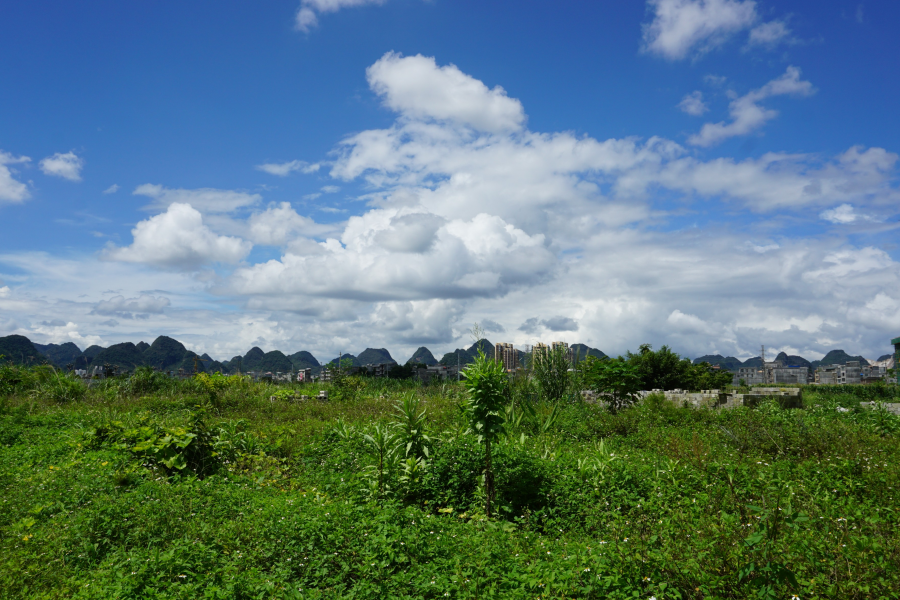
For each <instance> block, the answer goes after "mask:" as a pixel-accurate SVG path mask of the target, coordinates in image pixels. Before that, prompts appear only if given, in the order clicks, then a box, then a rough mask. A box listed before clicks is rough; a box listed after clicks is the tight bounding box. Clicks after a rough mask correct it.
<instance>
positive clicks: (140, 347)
mask: <svg viewBox="0 0 900 600" xmlns="http://www.w3.org/2000/svg"><path fill="white" fill-rule="evenodd" d="M135 347H136V348H137V349H138V350H140V351H141V352H146V351H147V349H148V348H149V347H150V344H148V343H147V342H145V341H140V342H138V343H137V344H135Z"/></svg>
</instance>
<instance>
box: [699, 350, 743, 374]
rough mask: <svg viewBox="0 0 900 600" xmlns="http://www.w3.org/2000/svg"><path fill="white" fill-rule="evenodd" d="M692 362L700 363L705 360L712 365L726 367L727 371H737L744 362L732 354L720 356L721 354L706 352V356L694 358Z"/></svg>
mask: <svg viewBox="0 0 900 600" xmlns="http://www.w3.org/2000/svg"><path fill="white" fill-rule="evenodd" d="M693 362H694V364H695V365H699V364H700V363H704V362H705V363H709V364H711V365H713V366H719V367H722V368H723V369H727V370H729V371H737V370H738V369H739V368H740V367H742V366H744V363H742V362H741V360H740V359H739V358H735V357H733V356H722V355H721V354H707V355H706V356H701V357H700V358H695V359H694V361H693Z"/></svg>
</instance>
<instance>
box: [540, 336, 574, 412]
mask: <svg viewBox="0 0 900 600" xmlns="http://www.w3.org/2000/svg"><path fill="white" fill-rule="evenodd" d="M571 367H572V363H571V362H570V360H569V357H568V356H567V353H566V349H565V348H564V347H562V346H557V347H556V348H551V349H548V350H547V351H546V352H544V353H543V354H536V353H532V355H531V373H532V376H533V377H534V381H535V383H536V384H537V389H538V391H539V392H540V394H541V397H542V398H543V399H544V400H546V401H547V402H559V401H560V400H562V399H563V398H565V396H566V394H567V393H568V392H569V390H570V388H571V387H572V380H571V377H570V376H569V369H570V368H571Z"/></svg>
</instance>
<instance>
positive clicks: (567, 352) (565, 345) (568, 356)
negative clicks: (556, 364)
mask: <svg viewBox="0 0 900 600" xmlns="http://www.w3.org/2000/svg"><path fill="white" fill-rule="evenodd" d="M551 346H552V348H553V350H556V349H557V348H562V349H563V352H564V353H565V355H566V360H568V361H569V362H570V363H571V362H573V357H572V349H571V348H569V344H568V342H553V343H552V344H551Z"/></svg>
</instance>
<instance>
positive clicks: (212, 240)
mask: <svg viewBox="0 0 900 600" xmlns="http://www.w3.org/2000/svg"><path fill="white" fill-rule="evenodd" d="M131 233H132V235H133V236H134V242H133V243H132V244H131V245H130V246H125V247H122V248H118V247H111V248H109V249H108V250H107V251H106V254H105V256H106V257H107V258H108V259H111V260H118V261H124V262H135V263H145V264H150V265H156V266H162V267H174V268H180V269H185V270H189V269H194V268H197V267H199V266H201V265H203V264H207V263H215V262H218V263H235V262H238V261H239V260H241V259H243V258H244V257H245V256H247V254H248V253H249V252H250V249H251V248H252V244H251V243H250V242H248V241H245V240H242V239H240V238H237V237H227V236H219V235H216V234H215V233H213V232H212V231H211V230H210V229H209V228H208V227H206V226H205V225H204V224H203V216H202V215H201V214H200V212H199V211H197V210H196V209H194V208H193V207H192V206H191V205H190V204H181V203H178V202H175V203H173V204H171V205H169V207H168V209H167V210H166V212H164V213H162V214H159V215H156V216H154V217H151V218H149V219H147V220H146V221H141V222H140V223H138V224H137V225H136V226H135V228H134V229H132V230H131Z"/></svg>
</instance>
